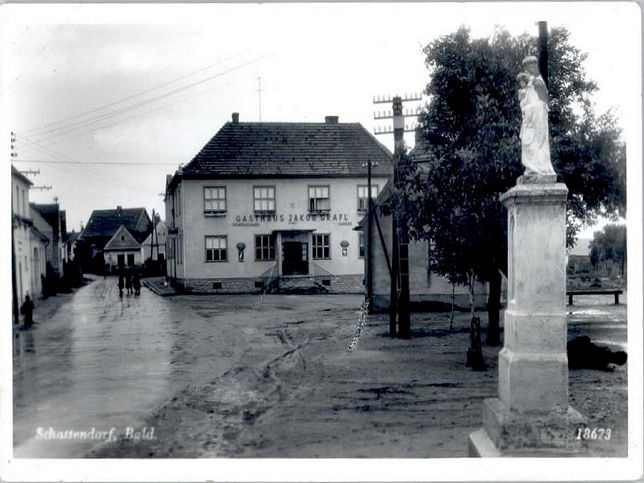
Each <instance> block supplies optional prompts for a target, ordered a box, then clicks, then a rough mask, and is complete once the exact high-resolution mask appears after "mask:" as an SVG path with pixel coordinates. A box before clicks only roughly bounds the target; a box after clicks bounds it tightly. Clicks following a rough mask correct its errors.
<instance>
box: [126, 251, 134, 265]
mask: <svg viewBox="0 0 644 483" xmlns="http://www.w3.org/2000/svg"><path fill="white" fill-rule="evenodd" d="M127 264H128V265H129V266H130V267H131V266H132V265H134V254H133V253H128V255H127Z"/></svg>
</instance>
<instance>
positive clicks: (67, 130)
mask: <svg viewBox="0 0 644 483" xmlns="http://www.w3.org/2000/svg"><path fill="white" fill-rule="evenodd" d="M265 57H267V56H262V57H259V58H256V59H253V60H249V61H248V62H244V63H242V64H240V65H238V66H236V67H232V68H230V69H227V70H225V71H223V72H219V73H217V74H214V75H212V76H209V77H206V78H205V79H201V80H199V81H196V82H193V83H191V84H188V85H186V86H183V87H179V88H177V89H173V90H171V91H170V92H167V93H165V94H161V95H158V96H156V97H153V98H151V99H146V100H144V101H140V102H138V103H136V104H133V105H130V106H126V107H122V108H119V109H116V110H114V111H111V112H108V113H106V114H101V115H99V116H96V117H95V118H93V119H87V120H84V121H79V122H76V123H72V124H70V125H68V126H65V127H59V128H54V129H51V130H49V131H48V132H46V133H41V134H38V136H42V135H44V136H46V137H44V138H41V139H39V141H43V142H44V141H49V140H51V139H55V138H56V137H59V136H62V135H65V134H67V133H70V132H72V131H76V130H78V129H82V128H83V127H86V126H89V125H91V124H95V123H97V122H100V121H103V120H105V119H109V118H111V117H114V116H118V115H119V114H121V113H124V112H128V111H130V110H132V109H137V108H139V107H142V106H145V105H146V104H150V103H151V102H155V101H158V100H160V99H164V98H166V97H168V96H171V95H173V94H177V93H179V92H182V91H185V90H186V89H190V88H192V87H195V86H198V85H201V84H203V83H205V82H208V81H210V80H213V79H216V78H218V77H221V76H223V75H226V74H228V73H230V72H234V71H236V70H239V69H241V68H243V67H246V66H247V65H250V64H253V63H255V62H258V61H259V60H261V59H263V58H265ZM61 130H62V131H61ZM56 131H61V132H59V133H58V134H53V133H55V132H56ZM49 134H52V135H51V136H48V135H49Z"/></svg>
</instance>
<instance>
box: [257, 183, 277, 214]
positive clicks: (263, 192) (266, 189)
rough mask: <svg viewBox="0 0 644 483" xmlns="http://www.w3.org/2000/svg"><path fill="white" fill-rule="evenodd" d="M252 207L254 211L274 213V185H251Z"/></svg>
mask: <svg viewBox="0 0 644 483" xmlns="http://www.w3.org/2000/svg"><path fill="white" fill-rule="evenodd" d="M253 209H254V210H255V213H275V187H274V186H254V187H253Z"/></svg>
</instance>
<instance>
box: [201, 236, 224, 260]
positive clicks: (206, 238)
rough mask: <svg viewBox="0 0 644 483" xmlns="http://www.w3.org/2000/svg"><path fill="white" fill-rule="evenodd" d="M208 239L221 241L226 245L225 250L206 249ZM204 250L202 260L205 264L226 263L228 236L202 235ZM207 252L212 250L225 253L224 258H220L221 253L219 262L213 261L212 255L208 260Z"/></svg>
mask: <svg viewBox="0 0 644 483" xmlns="http://www.w3.org/2000/svg"><path fill="white" fill-rule="evenodd" d="M209 238H213V239H220V240H222V239H223V240H224V241H225V244H226V246H225V248H221V247H219V248H208V239H209ZM204 250H205V251H204V258H205V260H204V261H205V263H223V262H227V261H228V235H204ZM208 250H213V251H214V250H218V251H219V252H221V251H222V250H224V251H225V253H224V255H225V257H224V258H221V253H220V255H219V256H220V258H219V260H215V259H214V255H213V259H212V260H208Z"/></svg>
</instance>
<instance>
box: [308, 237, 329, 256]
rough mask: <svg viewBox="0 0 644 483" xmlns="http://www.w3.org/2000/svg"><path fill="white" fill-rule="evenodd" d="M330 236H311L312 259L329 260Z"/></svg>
mask: <svg viewBox="0 0 644 483" xmlns="http://www.w3.org/2000/svg"><path fill="white" fill-rule="evenodd" d="M329 238H330V235H328V234H326V235H322V234H313V239H312V242H313V259H324V258H331V248H330V240H329Z"/></svg>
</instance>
